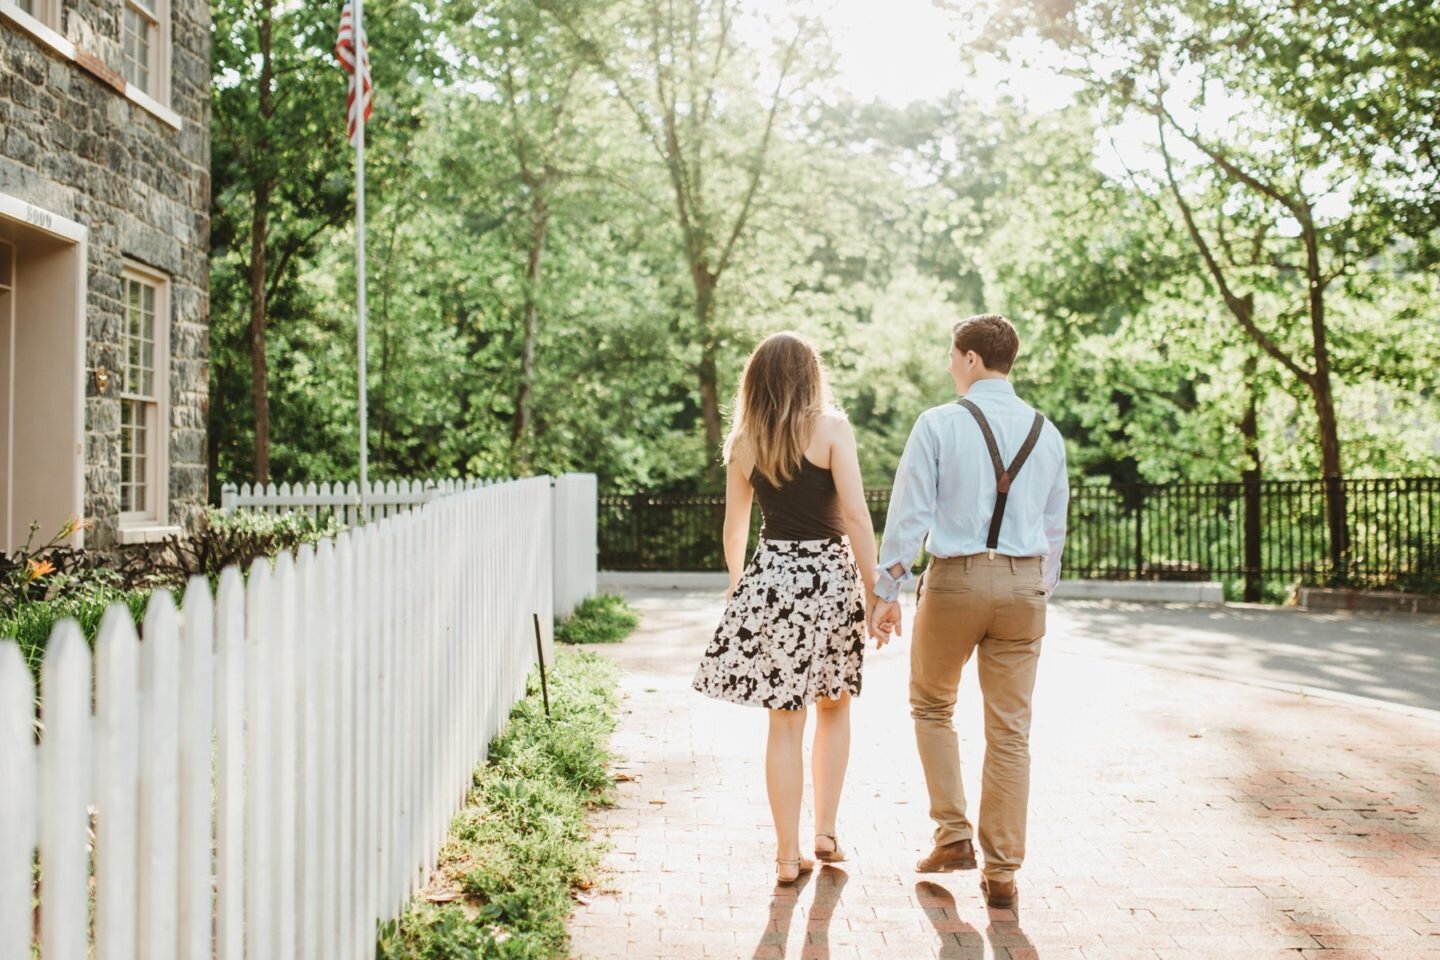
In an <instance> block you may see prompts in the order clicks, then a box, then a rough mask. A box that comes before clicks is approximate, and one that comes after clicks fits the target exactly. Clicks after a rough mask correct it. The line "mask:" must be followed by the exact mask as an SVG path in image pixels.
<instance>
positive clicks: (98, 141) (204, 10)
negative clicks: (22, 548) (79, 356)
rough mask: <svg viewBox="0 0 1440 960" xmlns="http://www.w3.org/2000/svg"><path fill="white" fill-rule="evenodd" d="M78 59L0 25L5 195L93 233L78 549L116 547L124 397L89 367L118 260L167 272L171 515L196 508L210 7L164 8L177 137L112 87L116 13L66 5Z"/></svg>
mask: <svg viewBox="0 0 1440 960" xmlns="http://www.w3.org/2000/svg"><path fill="white" fill-rule="evenodd" d="M62 7H63V12H62V16H63V18H64V20H63V24H62V32H63V33H64V35H65V36H66V37H68V38H69V39H70V40H72V41H74V42H75V43H76V46H77V58H76V61H71V60H69V59H67V58H66V57H64V56H62V55H61V54H59V53H58V52H56V51H54V50H52V49H51V48H50V47H48V46H46V45H44V44H42V43H40V42H38V41H36V40H35V39H33V38H32V37H31V36H30V35H28V34H26V33H24V32H22V31H21V30H20V29H18V28H17V27H16V26H15V25H14V24H13V23H12V22H10V21H8V20H5V19H4V18H0V193H8V194H11V195H12V196H17V197H20V198H21V199H23V200H26V201H28V202H30V203H32V204H35V205H36V206H40V207H44V208H46V209H48V210H51V211H53V212H55V213H57V214H59V215H61V216H64V217H68V218H70V219H71V220H75V221H77V222H79V223H82V224H84V225H85V226H86V227H88V228H89V231H90V238H89V294H88V297H89V299H88V305H87V324H88V335H87V339H88V343H87V348H86V357H85V362H86V366H87V370H86V402H85V433H86V437H85V439H86V443H85V447H86V449H85V471H86V476H85V512H86V516H87V517H89V518H91V519H92V520H94V522H95V527H94V529H93V531H92V532H91V533H90V534H89V536H88V538H87V546H92V547H97V548H101V549H103V548H105V547H108V546H110V545H112V544H113V543H114V542H115V539H116V528H117V514H118V511H119V489H120V403H119V401H118V400H117V399H116V398H115V395H114V394H115V389H114V386H113V380H112V385H111V388H110V390H109V392H108V393H107V394H105V395H100V394H98V393H97V390H96V384H95V377H94V376H93V372H94V370H95V369H96V368H97V367H106V368H108V369H109V370H112V371H114V370H118V369H119V367H120V356H119V346H120V332H121V323H122V319H123V308H122V304H121V302H120V297H121V269H122V266H123V262H124V261H125V260H127V259H128V260H131V261H135V262H138V263H142V264H145V265H147V266H150V267H152V268H154V269H155V270H158V271H161V272H163V273H165V274H167V275H168V276H169V278H170V418H169V419H170V422H169V454H170V480H169V484H170V511H169V513H170V515H169V518H168V521H169V522H170V523H172V524H179V525H182V526H184V527H186V528H190V527H192V525H193V524H194V522H195V520H196V518H197V517H198V516H199V515H200V514H201V513H202V512H203V510H204V505H205V498H206V483H205V422H206V405H207V402H208V379H209V378H208V368H207V363H208V354H209V339H208V338H209V319H210V317H209V266H208V259H207V252H208V247H209V231H210V225H209V204H210V10H209V6H208V5H207V4H205V3H202V2H198V0H173V5H172V8H171V11H170V16H171V30H172V34H171V36H172V61H171V63H172V66H171V72H170V90H171V95H170V98H169V103H168V106H169V108H170V109H171V110H172V111H174V113H176V114H178V115H179V117H180V120H181V126H180V129H179V130H176V129H175V128H174V127H173V126H171V125H170V124H168V123H166V122H164V121H163V120H161V119H160V118H159V117H157V116H156V115H155V114H153V113H152V112H150V111H149V110H147V109H145V108H144V107H142V106H139V105H137V104H135V103H132V102H131V101H130V100H129V99H127V98H126V96H125V95H124V94H123V92H121V90H117V89H116V86H115V83H116V81H117V79H118V75H119V70H120V66H121V54H120V50H121V46H120V43H121V40H120V18H119V11H120V9H121V5H120V4H117V3H113V2H109V0H106V2H103V3H102V2H97V0H62Z"/></svg>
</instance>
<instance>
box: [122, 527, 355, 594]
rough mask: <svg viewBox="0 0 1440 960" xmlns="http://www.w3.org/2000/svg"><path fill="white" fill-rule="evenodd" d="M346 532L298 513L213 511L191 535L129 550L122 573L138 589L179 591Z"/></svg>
mask: <svg viewBox="0 0 1440 960" xmlns="http://www.w3.org/2000/svg"><path fill="white" fill-rule="evenodd" d="M342 529H343V526H342V525H341V524H340V523H339V521H337V520H336V519H335V518H334V517H333V516H329V517H326V518H325V519H323V520H312V519H311V518H310V517H307V516H305V515H303V514H298V513H286V514H281V515H280V516H275V517H272V516H269V515H268V514H263V513H251V512H247V511H243V510H238V511H236V512H234V513H228V514H227V513H222V512H221V511H219V510H217V509H215V508H214V507H209V508H207V509H206V511H205V517H204V519H203V520H202V521H201V522H200V523H199V524H198V525H197V526H196V528H195V530H193V531H192V532H191V533H189V534H188V535H187V536H185V537H179V536H171V537H166V538H165V539H164V540H161V541H159V542H158V543H137V544H134V545H132V546H128V547H125V548H123V550H122V551H121V563H120V570H121V573H122V575H123V576H124V577H125V579H126V582H127V583H128V584H130V585H132V586H147V587H157V586H166V587H169V588H171V589H172V590H175V591H176V592H177V593H178V592H179V591H181V590H183V589H185V583H186V581H188V580H189V579H190V578H191V577H193V576H202V577H207V578H208V579H209V580H210V581H211V582H212V583H214V582H216V581H217V580H219V578H220V572H221V571H222V570H224V569H225V568H226V567H229V566H237V567H239V568H240V569H241V570H242V571H248V570H249V569H250V565H251V564H252V563H254V562H255V561H256V560H257V559H259V558H260V557H275V556H278V555H279V554H280V553H281V552H283V551H285V550H295V549H297V548H298V547H299V546H300V545H301V544H303V543H310V544H315V543H319V542H320V541H321V540H322V539H324V538H326V537H331V536H334V535H335V534H336V533H339V532H340V530H342Z"/></svg>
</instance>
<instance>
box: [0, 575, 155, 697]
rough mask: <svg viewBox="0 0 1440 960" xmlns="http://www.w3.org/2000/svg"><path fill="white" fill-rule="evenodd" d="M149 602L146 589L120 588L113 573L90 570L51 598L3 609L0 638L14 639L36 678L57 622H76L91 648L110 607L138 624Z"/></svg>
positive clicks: (0, 617)
mask: <svg viewBox="0 0 1440 960" xmlns="http://www.w3.org/2000/svg"><path fill="white" fill-rule="evenodd" d="M149 602H150V592H149V591H148V590H126V589H123V588H122V587H121V586H119V584H118V577H116V576H114V575H113V574H111V575H108V576H107V575H106V574H105V572H104V571H93V572H91V573H90V574H89V575H86V576H79V577H74V578H73V579H72V581H71V582H70V583H69V584H67V586H66V589H65V590H64V592H63V593H61V594H60V595H58V596H57V597H56V598H55V599H50V600H37V601H31V602H26V603H21V604H17V605H16V606H14V607H8V608H6V610H5V611H4V613H3V615H0V638H4V639H7V640H14V641H16V642H17V643H18V644H19V645H20V653H21V654H22V655H23V656H24V657H25V662H26V663H27V664H28V665H29V667H30V672H31V673H33V674H34V675H35V677H36V678H37V679H38V678H39V676H40V661H41V660H42V659H44V656H45V647H46V645H47V644H48V643H49V641H50V632H51V631H52V630H53V629H54V628H55V625H56V624H57V623H59V622H60V621H61V620H75V621H76V622H78V623H79V624H80V630H81V631H82V632H83V633H84V634H85V639H86V641H87V642H89V643H91V644H92V645H93V644H94V642H95V635H96V634H97V633H98V632H99V631H100V621H101V620H102V619H103V618H104V616H105V611H106V610H107V609H108V608H109V607H110V606H112V605H113V604H117V603H118V604H123V605H124V606H126V607H128V608H129V610H130V614H131V616H132V617H133V618H134V620H135V622H136V623H139V622H140V621H141V619H143V617H144V616H145V605H146V604H147V603H149Z"/></svg>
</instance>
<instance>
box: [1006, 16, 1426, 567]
mask: <svg viewBox="0 0 1440 960" xmlns="http://www.w3.org/2000/svg"><path fill="white" fill-rule="evenodd" d="M1396 6H1397V8H1399V11H1398V12H1399V16H1398V18H1396V19H1398V21H1399V24H1398V25H1397V23H1395V22H1394V21H1393V20H1392V18H1391V12H1390V11H1389V10H1387V11H1386V12H1385V14H1384V15H1383V16H1381V15H1379V14H1378V13H1375V14H1373V15H1366V16H1362V17H1356V16H1353V15H1352V14H1353V5H1350V4H1345V3H1340V2H1330V3H1321V4H1305V5H1294V4H1285V3H1280V2H1278V0H1228V2H1225V3H1219V4H1215V3H1210V2H1208V0H1173V2H1167V3H1161V4H1150V3H1135V2H1130V0H1093V2H1079V3H1075V4H1059V5H1036V6H1034V7H1027V8H1025V10H1024V11H1016V10H1014V9H1012V10H1010V11H1009V12H1007V13H1006V14H1003V15H999V16H996V17H995V18H994V19H993V20H992V21H991V23H990V35H991V37H992V38H997V39H998V40H999V42H1000V46H1001V47H1002V48H1003V47H1004V46H1005V44H1006V43H1007V42H1008V40H1009V39H1010V38H1013V37H1015V36H1016V35H1018V34H1019V33H1022V32H1026V31H1036V32H1038V33H1039V34H1040V35H1041V36H1043V37H1045V38H1046V39H1048V40H1049V41H1051V43H1052V44H1053V45H1054V47H1055V48H1057V49H1059V50H1060V51H1062V52H1063V53H1064V54H1066V57H1067V59H1066V61H1065V67H1064V68H1063V69H1064V72H1065V73H1067V74H1068V75H1069V76H1071V77H1073V78H1076V79H1078V80H1080V81H1081V83H1082V84H1083V85H1084V91H1085V94H1086V96H1087V97H1088V98H1090V99H1091V100H1092V101H1094V102H1096V103H1099V104H1100V105H1101V106H1102V107H1104V108H1106V109H1107V110H1108V111H1109V115H1110V116H1111V118H1112V119H1115V120H1119V119H1121V118H1122V117H1123V116H1124V115H1126V114H1133V113H1135V112H1140V113H1143V114H1148V115H1149V116H1151V117H1152V118H1153V120H1154V123H1155V126H1156V130H1157V147H1158V153H1159V158H1160V161H1161V163H1160V172H1159V174H1158V178H1159V180H1160V182H1161V183H1162V184H1163V186H1164V188H1165V190H1166V192H1168V194H1169V196H1170V200H1171V202H1172V203H1173V205H1174V208H1175V209H1176V210H1177V211H1178V214H1179V217H1180V219H1181V222H1182V223H1183V225H1184V229H1185V233H1186V235H1187V236H1188V237H1189V239H1190V240H1191V242H1192V243H1193V246H1194V249H1195V251H1196V252H1197V254H1198V256H1199V260H1200V263H1201V264H1202V269H1203V270H1204V272H1205V274H1206V275H1207V276H1208V278H1209V280H1210V282H1212V283H1213V284H1214V287H1215V289H1216V290H1217V291H1218V294H1219V296H1220V298H1221V300H1222V301H1223V303H1224V305H1225V308H1226V310H1227V311H1228V313H1229V314H1230V316H1231V317H1232V319H1233V321H1234V322H1235V323H1236V324H1237V325H1238V326H1239V328H1240V329H1241V330H1243V331H1244V333H1245V335H1246V336H1247V337H1249V338H1250V339H1251V340H1252V341H1253V342H1254V343H1255V344H1256V346H1257V347H1258V348H1259V349H1260V350H1261V351H1263V353H1264V354H1265V355H1266V356H1267V357H1268V358H1269V359H1271V360H1272V361H1273V362H1275V363H1276V364H1278V365H1279V367H1280V368H1281V369H1283V370H1285V371H1286V372H1287V373H1288V374H1289V375H1290V376H1291V377H1293V378H1294V380H1295V381H1297V382H1298V383H1299V384H1301V385H1302V386H1303V387H1304V389H1305V390H1306V391H1307V392H1308V394H1309V396H1310V399H1311V404H1312V408H1313V411H1314V416H1315V419H1316V424H1317V434H1318V440H1319V447H1320V470H1321V474H1322V476H1324V477H1325V479H1326V480H1327V482H1328V483H1329V496H1328V498H1327V501H1328V502H1327V514H1328V522H1329V529H1330V548H1331V559H1332V564H1333V569H1334V573H1335V575H1336V576H1337V577H1339V578H1342V579H1343V577H1344V569H1345V562H1346V557H1347V556H1348V551H1349V534H1348V530H1347V528H1346V519H1345V503H1344V488H1343V486H1342V485H1341V480H1342V479H1343V477H1344V475H1345V474H1344V464H1343V458H1342V451H1341V444H1340V431H1339V425H1338V421H1337V417H1336V405H1335V394H1334V384H1333V370H1332V360H1331V335H1332V334H1331V326H1330V317H1329V313H1328V308H1329V305H1330V302H1331V297H1332V295H1333V294H1332V288H1333V286H1334V285H1335V284H1336V283H1337V281H1338V282H1341V283H1343V282H1344V281H1345V280H1346V278H1348V277H1353V276H1355V275H1356V274H1357V273H1360V272H1363V271H1365V270H1366V269H1368V267H1367V265H1368V264H1373V263H1374V262H1375V261H1376V260H1377V258H1380V257H1382V256H1384V255H1385V254H1386V253H1387V251H1388V250H1389V249H1390V248H1391V246H1392V243H1393V241H1392V232H1391V229H1390V224H1391V221H1392V220H1393V216H1394V213H1395V211H1396V210H1397V209H1410V210H1415V209H1420V210H1434V209H1436V204H1435V199H1436V196H1437V192H1436V188H1437V181H1436V179H1435V175H1434V173H1433V168H1432V169H1431V170H1429V171H1427V170H1426V169H1425V167H1424V165H1423V163H1420V164H1417V163H1413V162H1408V161H1407V160H1406V159H1405V157H1406V155H1407V154H1417V155H1419V156H1421V157H1423V156H1424V155H1427V154H1433V149H1434V143H1435V126H1436V124H1435V119H1434V112H1433V110H1425V109H1423V106H1422V105H1421V104H1420V103H1419V102H1418V101H1415V99H1414V97H1413V96H1411V95H1409V94H1400V95H1399V99H1400V100H1401V101H1402V102H1403V103H1405V106H1406V111H1405V113H1404V115H1405V116H1406V117H1407V119H1404V120H1400V121H1394V120H1393V119H1392V120H1391V121H1377V118H1376V111H1377V106H1376V102H1375V101H1376V96H1375V94H1374V92H1373V87H1371V86H1370V84H1369V83H1367V82H1366V81H1367V79H1368V80H1374V81H1378V80H1379V79H1380V78H1382V77H1387V74H1386V70H1387V68H1390V67H1394V66H1397V65H1403V66H1404V67H1405V68H1406V69H1405V72H1406V73H1408V74H1423V75H1425V76H1429V77H1431V78H1433V74H1434V68H1433V67H1428V68H1427V67H1425V66H1424V65H1423V64H1424V62H1425V61H1426V58H1425V57H1424V56H1423V55H1421V56H1420V57H1419V58H1418V59H1417V56H1416V51H1417V50H1421V49H1423V48H1422V47H1416V46H1414V44H1416V43H1418V42H1420V41H1421V40H1422V39H1423V38H1424V37H1426V36H1429V37H1431V38H1432V39H1433V35H1434V32H1435V27H1434V24H1433V16H1427V15H1426V14H1425V13H1424V11H1423V10H1422V9H1421V7H1422V6H1423V7H1428V6H1429V5H1428V4H1422V3H1419V2H1410V3H1401V4H1398V5H1396ZM1361 48H1363V49H1364V50H1366V51H1367V54H1366V56H1365V58H1364V59H1366V60H1368V61H1369V62H1368V63H1361V64H1357V65H1356V66H1357V68H1358V69H1357V70H1356V71H1354V72H1355V73H1358V74H1360V79H1359V82H1358V83H1357V82H1353V81H1354V79H1355V78H1354V76H1353V75H1352V72H1351V71H1348V70H1347V69H1346V68H1345V67H1344V65H1343V61H1344V60H1345V59H1346V58H1347V57H1349V56H1350V54H1349V53H1347V51H1354V50H1357V49H1361ZM1312 50H1318V51H1320V54H1319V55H1318V56H1315V57H1312V56H1311V55H1310V51H1312ZM1316 64H1318V65H1319V67H1318V68H1317V67H1316ZM1302 65H1303V66H1305V67H1308V68H1309V69H1297V68H1298V67H1301V66H1302ZM1367 74H1368V77H1367V76H1366V75H1367ZM1381 85H1383V86H1384V87H1385V88H1386V89H1387V90H1388V89H1390V88H1391V87H1392V86H1393V84H1392V82H1391V81H1390V80H1389V79H1388V78H1387V79H1385V80H1384V82H1383V84H1381ZM1421 99H1423V97H1422V98H1421ZM1217 102H1218V103H1220V104H1222V105H1226V104H1228V110H1229V114H1230V116H1229V117H1228V118H1227V119H1228V121H1229V122H1227V123H1220V122H1216V121H1215V119H1214V116H1213V114H1214V111H1215V110H1216V109H1217V107H1216V106H1215V105H1216V104H1217ZM1207 111H1208V113H1207ZM1242 115H1243V120H1242V119H1241V116H1242ZM1207 118H1208V121H1207ZM1180 146H1184V147H1185V151H1184V155H1181V153H1180V151H1179V150H1178V149H1177V148H1178V147H1180ZM1377 172H1383V173H1384V174H1385V175H1384V176H1380V177H1376V176H1375V175H1376V173H1377ZM1377 179H1378V180H1380V181H1382V182H1384V183H1385V186H1384V187H1383V188H1380V189H1376V188H1375V187H1374V186H1373V181H1374V180H1377ZM1417 195H1418V196H1420V197H1423V198H1426V199H1424V200H1422V201H1421V202H1418V203H1416V202H1414V201H1412V200H1407V199H1404V198H1408V197H1414V196H1417ZM1433 231H1434V221H1433V220H1432V221H1431V222H1430V224H1429V225H1428V226H1427V225H1424V224H1419V225H1416V226H1415V227H1414V229H1413V234H1414V235H1415V237H1416V238H1417V242H1421V241H1423V239H1424V238H1425V237H1428V236H1431V235H1433Z"/></svg>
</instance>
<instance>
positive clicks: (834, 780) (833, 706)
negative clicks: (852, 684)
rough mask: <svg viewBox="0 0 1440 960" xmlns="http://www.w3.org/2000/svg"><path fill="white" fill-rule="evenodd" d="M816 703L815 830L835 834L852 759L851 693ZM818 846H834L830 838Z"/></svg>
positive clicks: (813, 759)
mask: <svg viewBox="0 0 1440 960" xmlns="http://www.w3.org/2000/svg"><path fill="white" fill-rule="evenodd" d="M815 706H816V717H815V748H814V750H813V751H812V753H811V756H810V769H811V777H812V779H813V780H814V783H815V833H816V835H817V836H818V835H820V834H822V833H823V834H826V835H827V836H830V837H833V836H835V835H836V834H835V817H836V814H837V813H838V812H839V810H840V791H841V790H842V789H843V788H844V786H845V768H846V766H847V765H848V764H849V762H850V694H849V693H845V694H843V695H841V696H840V697H839V698H838V699H836V700H829V699H824V698H822V699H821V700H820V701H819V702H818V703H816V705H815ZM816 846H817V849H819V850H821V851H826V850H830V849H831V843H830V841H829V840H817V842H816Z"/></svg>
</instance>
